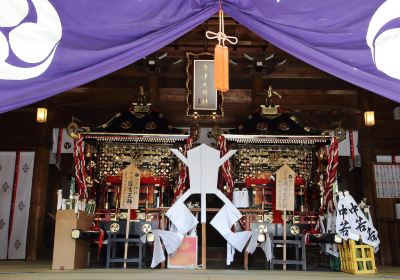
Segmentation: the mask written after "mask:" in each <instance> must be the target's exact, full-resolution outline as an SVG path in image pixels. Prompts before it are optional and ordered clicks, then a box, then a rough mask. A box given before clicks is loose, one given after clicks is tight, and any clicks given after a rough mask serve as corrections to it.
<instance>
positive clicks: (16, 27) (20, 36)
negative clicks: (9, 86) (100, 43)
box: [0, 0, 62, 80]
mask: <svg viewBox="0 0 400 280" xmlns="http://www.w3.org/2000/svg"><path fill="white" fill-rule="evenodd" d="M31 1H32V4H33V6H34V8H35V12H36V15H37V21H36V23H34V22H28V21H27V22H23V20H24V19H25V18H26V17H27V16H28V13H29V12H30V11H29V4H28V1H27V0H0V7H1V9H0V27H6V28H12V29H11V31H10V32H9V33H8V38H7V36H6V35H7V34H4V33H3V32H1V31H0V80H27V79H31V78H35V77H37V76H40V75H41V74H43V73H44V72H45V71H46V70H47V68H48V67H49V66H50V64H51V62H52V60H53V57H54V54H55V51H56V49H57V46H58V44H59V42H60V40H61V37H62V26H61V21H60V17H59V16H58V13H57V11H56V10H55V8H54V7H53V5H52V4H51V3H50V2H49V1H48V0H31ZM10 51H12V53H13V54H14V55H15V57H17V58H18V59H19V60H20V61H22V62H24V63H25V64H28V65H29V64H37V63H40V64H38V65H36V66H33V67H19V66H15V65H13V64H10V63H9V62H6V60H7V59H8V58H9V56H10Z"/></svg>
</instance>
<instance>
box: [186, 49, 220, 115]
mask: <svg viewBox="0 0 400 280" xmlns="http://www.w3.org/2000/svg"><path fill="white" fill-rule="evenodd" d="M186 60H187V64H186V104H187V108H186V114H187V115H188V116H191V115H193V114H194V113H196V114H197V115H200V116H213V115H215V114H216V115H219V116H223V115H224V113H223V97H222V94H221V92H220V91H217V90H215V84H214V54H213V53H209V52H202V53H191V52H187V53H186Z"/></svg>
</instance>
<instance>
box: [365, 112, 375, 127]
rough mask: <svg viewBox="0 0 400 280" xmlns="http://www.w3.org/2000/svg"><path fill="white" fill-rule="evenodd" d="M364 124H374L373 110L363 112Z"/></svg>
mask: <svg viewBox="0 0 400 280" xmlns="http://www.w3.org/2000/svg"><path fill="white" fill-rule="evenodd" d="M364 124H365V126H374V125H375V112H374V111H366V112H364Z"/></svg>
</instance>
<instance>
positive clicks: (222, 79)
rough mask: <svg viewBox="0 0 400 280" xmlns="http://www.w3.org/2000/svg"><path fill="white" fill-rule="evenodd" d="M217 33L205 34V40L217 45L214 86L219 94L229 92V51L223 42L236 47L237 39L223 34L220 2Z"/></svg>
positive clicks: (223, 25)
mask: <svg viewBox="0 0 400 280" xmlns="http://www.w3.org/2000/svg"><path fill="white" fill-rule="evenodd" d="M218 15H219V31H218V32H217V33H215V32H212V31H207V32H206V37H207V39H210V40H213V39H217V40H218V45H216V46H215V50H214V84H215V89H216V90H220V91H221V92H227V91H228V90H229V51H228V47H227V46H225V41H228V42H229V43H231V44H232V45H236V44H237V42H238V38H236V37H234V36H227V35H226V34H225V24H224V12H223V11H222V5H221V1H219V13H218Z"/></svg>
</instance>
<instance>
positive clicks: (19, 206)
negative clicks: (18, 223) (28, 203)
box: [18, 200, 25, 212]
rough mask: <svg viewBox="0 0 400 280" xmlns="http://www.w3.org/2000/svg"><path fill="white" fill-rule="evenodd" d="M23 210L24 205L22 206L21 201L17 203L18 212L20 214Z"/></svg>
mask: <svg viewBox="0 0 400 280" xmlns="http://www.w3.org/2000/svg"><path fill="white" fill-rule="evenodd" d="M24 208H25V204H24V202H23V201H22V200H21V201H20V202H19V203H18V209H19V211H21V212H22V210H24Z"/></svg>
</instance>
